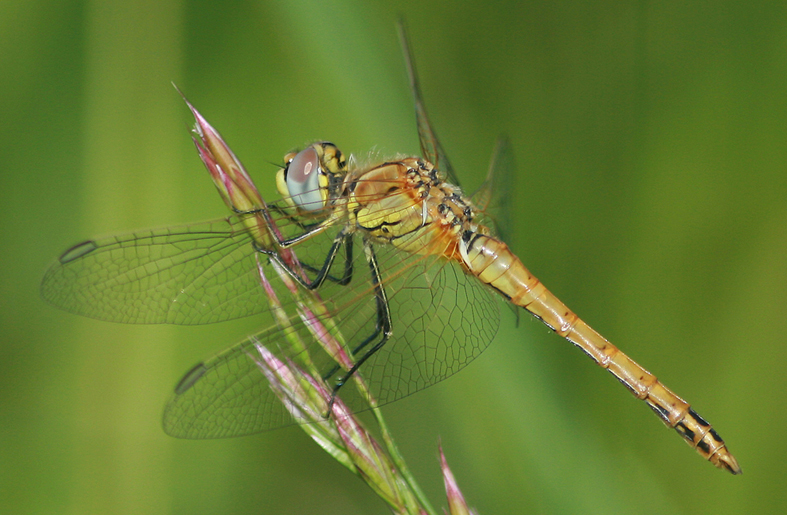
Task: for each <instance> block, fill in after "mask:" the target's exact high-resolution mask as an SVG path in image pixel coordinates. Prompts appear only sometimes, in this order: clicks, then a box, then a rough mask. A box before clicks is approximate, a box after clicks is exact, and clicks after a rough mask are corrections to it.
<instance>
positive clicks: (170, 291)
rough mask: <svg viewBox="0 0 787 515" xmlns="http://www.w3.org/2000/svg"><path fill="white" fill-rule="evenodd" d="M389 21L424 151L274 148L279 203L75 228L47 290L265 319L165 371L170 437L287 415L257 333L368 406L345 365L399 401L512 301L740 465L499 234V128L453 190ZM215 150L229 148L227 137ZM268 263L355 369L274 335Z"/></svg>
mask: <svg viewBox="0 0 787 515" xmlns="http://www.w3.org/2000/svg"><path fill="white" fill-rule="evenodd" d="M399 35H400V41H401V43H402V48H403V53H404V58H405V64H406V68H407V72H408V78H409V85H410V89H411V92H412V95H413V99H414V103H415V115H416V124H417V129H418V136H419V141H420V147H421V156H419V157H409V156H408V157H395V158H392V159H390V160H387V161H383V162H378V163H372V164H366V163H359V162H357V161H356V160H355V159H354V158H352V156H351V157H350V158H349V159H348V158H347V157H346V156H345V155H344V154H343V153H342V152H341V151H340V150H339V149H338V148H337V147H336V146H335V145H334V144H332V143H329V142H325V141H319V142H316V143H313V144H311V145H309V146H307V147H306V148H304V149H302V150H300V151H298V152H290V153H288V154H287V155H286V156H285V159H284V166H282V167H281V168H280V169H279V170H278V172H277V176H276V185H277V189H278V190H279V192H280V193H281V196H282V200H281V201H280V202H279V203H278V204H270V205H268V204H266V203H265V202H264V201H263V200H262V199H261V197H260V198H256V197H254V195H251V197H253V198H252V199H251V200H249V201H248V202H240V203H238V202H234V201H228V200H227V198H228V197H227V196H226V195H225V202H227V203H228V205H229V206H230V208H231V209H232V211H233V213H234V214H233V215H232V216H229V217H227V218H223V219H220V220H216V221H212V222H205V223H197V224H189V225H183V226H178V227H169V228H164V229H151V230H144V231H139V232H135V233H132V234H126V235H119V236H111V237H106V238H99V239H91V240H87V241H84V242H82V243H80V244H77V245H75V246H74V247H72V248H70V249H69V250H67V251H65V252H64V253H63V254H62V255H61V256H60V258H59V260H58V261H57V262H56V263H55V264H54V265H53V266H52V267H51V268H50V269H49V270H48V272H47V273H46V275H45V277H44V279H43V281H42V286H41V293H42V296H43V298H44V299H45V300H46V301H48V302H49V303H51V304H53V305H55V306H57V307H59V308H62V309H65V310H67V311H70V312H73V313H76V314H79V315H83V316H87V317H92V318H96V319H100V320H106V321H112V322H121V323H132V324H158V323H167V324H178V325H196V324H209V323H216V322H222V321H226V320H231V319H235V318H240V317H245V316H251V315H256V316H257V317H259V318H260V320H261V321H262V323H263V324H265V327H267V329H264V330H262V331H260V332H259V333H258V334H255V335H253V336H252V337H250V338H248V339H246V340H244V341H242V342H240V343H238V344H236V345H234V346H232V347H230V348H229V349H227V350H225V351H224V352H222V353H220V354H218V355H217V356H215V357H213V358H211V359H209V360H206V361H204V362H201V363H199V364H198V365H196V366H195V367H194V368H192V369H191V370H190V371H189V372H187V373H186V374H185V376H184V377H183V378H182V379H181V381H180V382H179V383H178V385H177V386H176V388H175V391H174V394H173V396H172V398H171V400H170V401H169V402H168V404H167V406H166V408H165V413H164V429H165V431H166V432H167V433H168V434H170V435H172V436H175V437H180V438H221V437H231V436H240V435H247V434H252V433H257V432H261V431H267V430H272V429H276V428H280V427H283V426H286V425H290V424H293V423H296V421H295V420H294V419H293V417H292V416H291V415H290V414H289V412H288V411H287V410H286V409H285V408H284V407H283V406H282V404H281V402H279V400H278V398H277V397H276V396H275V395H274V393H273V392H272V391H271V388H269V387H268V385H267V384H266V380H265V378H264V376H263V375H262V374H261V373H260V370H259V368H258V365H257V363H256V362H255V360H254V359H253V358H252V357H250V356H252V355H253V354H254V349H255V347H256V346H257V345H260V344H263V345H265V346H266V347H268V348H273V349H274V350H275V352H277V353H278V354H280V355H282V356H283V357H284V358H285V359H288V360H294V359H297V358H298V357H299V355H302V353H304V352H309V353H310V355H312V354H314V355H316V356H317V357H316V358H315V359H316V367H317V368H318V369H319V370H320V371H321V373H322V374H323V379H324V380H326V381H328V382H332V384H333V389H334V390H333V392H334V395H337V396H340V397H341V399H342V401H343V402H345V403H346V404H347V405H348V406H349V407H350V408H351V409H363V408H364V406H365V404H364V403H365V401H366V399H363V398H361V397H360V396H358V395H357V394H354V393H353V391H352V389H349V388H342V385H344V384H345V383H346V381H347V379H348V378H349V377H351V376H352V375H353V374H362V375H363V377H364V380H365V381H367V382H368V384H369V387H370V390H371V391H372V393H373V395H374V396H375V399H376V402H377V404H378V405H383V404H386V403H389V402H393V401H396V400H398V399H401V398H403V397H405V396H408V395H410V394H412V393H415V392H417V391H420V390H422V389H424V388H426V387H428V386H431V385H433V384H435V383H437V382H439V381H441V380H443V379H445V378H447V377H449V376H451V375H453V374H454V373H456V372H458V371H459V370H461V369H462V368H464V367H465V366H466V365H468V364H469V363H470V362H471V361H472V360H474V359H475V358H476V357H478V356H479V355H480V354H481V352H483V351H484V349H486V348H487V346H488V345H489V344H490V342H491V341H492V340H493V339H494V337H495V334H496V333H497V330H498V328H499V326H500V323H501V309H502V308H503V307H504V306H506V305H508V306H509V307H514V308H523V309H524V310H526V311H528V312H529V313H530V314H532V315H533V316H535V317H536V318H537V319H538V320H540V321H541V322H543V323H544V324H545V325H546V326H547V327H549V328H550V329H551V330H552V331H554V332H555V333H557V334H558V335H559V336H561V337H563V338H565V339H566V340H568V341H569V342H571V343H572V344H573V345H575V346H577V347H579V348H580V349H581V350H582V351H584V352H585V353H586V354H587V355H588V356H589V357H590V358H591V359H592V360H593V361H594V362H596V363H597V364H598V365H600V366H601V367H603V368H605V369H606V370H607V371H609V372H610V373H611V374H612V375H614V376H615V377H616V378H617V379H618V380H619V381H620V382H621V383H622V384H623V385H624V386H625V387H626V388H627V389H628V390H629V391H630V392H631V393H632V394H633V395H634V396H635V397H637V398H638V399H641V400H643V401H645V403H646V404H647V405H648V406H649V407H650V408H651V409H652V410H653V411H654V412H655V414H656V415H657V416H658V417H659V418H660V419H661V420H662V422H664V423H665V424H666V425H667V426H668V427H671V428H673V429H674V430H675V431H676V432H677V433H678V434H679V435H680V436H681V437H683V439H684V440H685V441H686V442H687V443H688V444H689V445H690V446H691V447H693V448H694V449H695V450H696V451H697V452H698V453H699V454H700V455H701V456H702V457H703V458H705V459H706V460H708V461H710V462H711V463H712V464H713V465H715V466H716V467H718V468H721V469H724V470H727V471H729V472H731V473H733V474H739V473H741V468H740V466H739V465H738V462H737V460H736V459H735V458H734V457H733V455H732V454H731V453H730V451H729V450H728V448H727V445H726V444H725V442H724V440H723V439H722V438H721V437H720V436H719V434H718V433H717V432H716V431H715V430H714V429H713V428H712V427H711V425H710V424H709V423H708V422H707V421H706V420H705V419H703V418H702V417H701V416H700V415H699V414H698V413H697V412H696V411H694V409H692V408H691V406H690V405H689V404H688V403H687V402H686V401H684V400H683V399H681V398H680V397H678V396H677V395H676V394H674V393H673V392H672V391H671V390H670V389H668V388H667V387H666V386H664V385H663V384H662V383H661V382H660V381H659V380H658V379H657V378H656V376H654V375H653V374H651V373H650V372H648V371H647V370H645V369H644V368H643V367H641V366H640V365H638V364H637V363H636V362H634V361H633V360H632V359H631V358H629V357H628V356H627V355H626V354H624V353H623V352H622V351H621V350H620V349H618V348H617V347H616V346H614V345H613V344H612V343H610V342H609V341H608V340H606V339H605V338H604V337H603V336H601V335H600V334H599V333H598V332H596V331H595V330H593V329H592V328H591V327H590V326H589V325H588V324H587V323H585V322H584V321H583V320H582V319H580V318H579V317H578V316H577V315H576V314H575V313H574V312H572V311H571V310H570V309H569V308H568V307H566V305H565V304H563V303H562V302H561V301H560V300H559V299H558V298H557V297H556V296H555V295H554V294H553V293H551V292H550V291H549V290H548V289H547V288H546V287H545V286H544V284H543V283H542V282H541V281H540V280H539V279H537V278H536V277H535V276H534V275H533V274H532V273H531V272H530V271H529V270H528V269H527V268H526V267H525V266H524V264H523V263H522V262H521V260H520V259H519V258H518V257H517V256H516V255H515V254H514V252H513V251H512V250H511V248H510V247H509V246H508V245H507V244H506V243H505V241H506V239H505V237H504V236H501V235H505V234H506V232H507V231H506V229H507V226H506V223H505V219H506V216H507V214H510V196H509V195H508V194H507V193H506V192H507V190H508V189H510V188H496V187H495V186H496V184H497V183H502V184H504V185H507V181H508V177H510V175H511V174H512V173H513V168H514V165H513V157H512V151H511V146H510V144H509V143H508V140H507V139H506V138H501V139H500V140H499V141H498V144H497V146H496V147H495V150H494V152H493V156H492V162H491V164H490V167H489V171H488V173H487V176H486V180H485V182H484V184H483V186H482V187H481V188H480V189H479V191H477V192H476V193H474V194H472V195H466V194H465V193H464V190H462V189H461V188H460V186H459V180H458V178H457V176H456V174H455V172H454V169H453V167H452V165H451V163H450V161H449V159H448V157H447V155H446V153H445V151H444V150H443V147H442V145H441V144H440V142H439V139H438V138H437V135H436V132H435V131H434V129H433V128H432V124H431V122H430V120H429V117H428V115H427V111H426V108H425V104H424V101H423V97H422V94H421V88H420V84H419V79H418V75H417V71H416V67H415V61H414V57H413V53H412V50H411V46H410V44H409V42H408V36H407V32H406V28H405V26H404V24H403V23H401V22H400V23H399ZM187 103H188V102H187ZM188 105H189V107H190V108H191V110H192V112H193V114H194V115H195V117H197V122H198V123H197V125H196V127H197V128H196V132H197V136H198V137H196V138H195V143H196V144H197V148H198V150H199V151H200V154H201V156H202V157H203V161H206V156H208V154H210V150H211V149H210V148H207V147H209V146H210V144H209V138H207V139H206V135H205V131H211V130H213V129H212V127H210V126H209V125H208V124H207V122H205V121H204V119H203V118H202V117H201V115H200V114H199V113H198V112H197V111H196V110H195V109H194V108H193V107H192V106H191V104H188ZM215 134H216V136H218V133H215ZM219 139H220V137H219ZM206 141H207V142H208V143H206ZM222 143H223V140H222ZM225 155H231V157H232V159H236V158H235V157H234V155H233V154H231V151H229V150H228V147H227V149H226V152H225ZM208 157H209V156H208ZM206 164H208V162H207V161H206ZM214 164H215V163H214ZM239 166H240V165H239ZM217 168H219V167H215V166H214V169H213V172H217ZM209 169H210V166H209ZM217 173H218V172H217ZM240 176H241V179H242V181H241V182H242V183H243V184H242V185H241V189H243V188H244V187H250V188H252V190H253V185H252V184H251V180H250V179H249V178H248V177H247V175H246V174H245V170H242V173H241V174H240ZM244 184H245V186H243V185H244ZM217 186H219V183H217ZM223 187H224V186H220V191H222V190H221V188H223ZM233 187H234V186H233ZM254 191H256V190H254ZM224 193H225V194H226V193H227V190H225V191H224ZM231 196H232V195H230V197H231ZM247 200H248V199H247ZM490 212H492V213H498V214H499V215H500V216H497V217H495V216H490V215H489V213H490ZM501 220H502V221H501ZM359 250H360V252H359ZM271 267H276V268H277V269H284V270H286V271H287V273H288V274H289V275H290V276H291V278H292V279H293V281H294V282H295V283H296V284H297V288H299V289H301V290H302V291H304V292H310V293H313V294H315V295H318V296H319V298H320V299H321V301H322V302H323V303H324V305H325V310H326V313H325V316H326V317H327V318H330V320H331V321H332V323H333V324H334V326H335V327H336V330H337V331H341V333H342V334H344V335H345V336H346V337H347V338H348V340H349V341H350V344H351V346H352V357H353V360H354V364H353V365H352V366H351V367H350V368H349V370H344V371H341V370H339V368H338V367H337V365H336V362H335V360H334V359H333V357H332V356H327V355H325V353H324V352H323V353H322V354H320V353H319V352H314V351H315V348H316V344H312V345H311V348H309V349H306V350H304V349H295V348H292V346H288V345H285V344H283V343H282V342H283V341H284V338H283V337H282V334H281V332H282V331H281V329H280V328H279V327H277V326H276V324H275V316H274V313H273V311H274V310H272V309H271V307H270V304H269V296H268V295H267V294H266V293H265V292H264V291H263V289H262V288H261V287H260V276H259V269H260V268H262V269H267V270H268V273H269V276H272V275H275V274H273V273H271ZM271 287H272V288H273V289H274V290H275V294H276V295H277V297H278V298H280V299H283V300H282V303H283V305H284V307H290V308H291V307H293V306H294V304H295V302H296V301H295V300H294V299H293V296H292V294H291V292H290V290H288V289H287V287H285V286H284V285H283V284H279V283H273V282H272V286H271ZM289 329H290V330H291V331H295V332H296V333H301V334H303V335H304V339H306V340H308V335H309V327H308V324H307V323H306V322H305V321H303V320H298V319H295V318H293V319H292V320H291V321H290V324H289Z"/></svg>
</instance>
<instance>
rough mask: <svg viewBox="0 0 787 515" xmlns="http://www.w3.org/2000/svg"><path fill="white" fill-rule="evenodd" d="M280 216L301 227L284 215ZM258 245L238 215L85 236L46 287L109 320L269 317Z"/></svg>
mask: <svg viewBox="0 0 787 515" xmlns="http://www.w3.org/2000/svg"><path fill="white" fill-rule="evenodd" d="M278 223H279V224H280V228H281V229H282V230H285V231H289V232H293V231H298V230H302V229H301V228H300V227H297V226H296V224H294V223H292V222H291V221H289V220H288V219H286V218H284V217H282V216H279V219H278ZM328 238H330V236H328ZM324 242H325V237H323V238H316V239H314V241H312V242H310V245H309V246H304V247H302V249H303V255H304V257H309V256H322V255H324V254H325V252H326V251H325V249H324V248H323V246H322V243H324ZM326 244H327V245H329V244H330V241H328V242H327V243H326ZM306 249H311V250H310V251H307V250H306ZM255 253H256V252H255V249H254V247H253V245H252V239H251V236H250V235H249V233H248V230H247V229H246V226H245V225H244V224H243V223H242V222H241V221H240V220H239V219H238V218H237V217H230V218H226V219H221V220H216V221H213V222H206V223H197V224H191V225H183V226H177V227H170V228H165V229H151V230H145V231H140V232H136V233H132V234H125V235H120V236H110V237H107V238H101V239H95V240H88V241H85V242H83V243H81V244H79V245H77V246H75V247H73V248H72V249H70V250H68V251H66V252H65V253H64V254H63V255H62V256H61V257H60V259H59V260H58V262H57V263H55V264H54V265H52V267H51V268H50V269H49V270H48V271H47V273H46V275H45V276H44V279H43V281H42V284H41V295H42V297H43V298H44V299H45V300H46V301H47V302H49V303H51V304H53V305H55V306H57V307H59V308H62V309H64V310H66V311H70V312H72V313H76V314H79V315H83V316H87V317H90V318H96V319H99V320H107V321H112V322H122V323H129V324H161V323H168V324H178V325H195V324H209V323H214V322H221V321H224V320H232V319H235V318H240V317H245V316H249V315H254V314H258V313H263V314H265V317H264V319H263V321H261V323H264V324H265V325H268V324H270V323H271V321H272V318H271V317H270V314H269V313H268V308H267V305H268V304H267V299H266V297H265V294H264V292H263V291H262V289H261V288H260V279H259V275H258V274H257V271H256V261H255V256H254V255H255Z"/></svg>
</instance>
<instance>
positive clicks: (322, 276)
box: [255, 228, 353, 290]
mask: <svg viewBox="0 0 787 515" xmlns="http://www.w3.org/2000/svg"><path fill="white" fill-rule="evenodd" d="M342 247H344V249H345V251H344V275H343V276H342V277H340V278H338V277H334V276H332V275H330V274H329V273H328V270H330V269H331V266H332V265H333V262H334V261H335V260H336V256H337V255H338V253H339V249H340V248H342ZM352 247H353V242H352V234H351V232H350V229H349V228H344V229H342V230H341V231H340V232H339V234H337V235H336V238H335V239H334V240H333V243H332V244H331V248H330V250H329V251H328V255H327V256H326V257H325V261H323V264H322V267H321V268H320V269H319V270H317V269H316V268H315V267H313V266H311V265H308V264H305V263H301V265H302V266H303V267H304V268H306V269H308V270H311V271H316V272H317V275H316V276H315V278H314V279H312V280H308V279H304V278H303V277H302V276H301V275H300V274H298V273H297V272H296V271H295V270H293V269H292V268H291V267H290V266H289V265H287V264H286V263H285V262H284V261H283V260H282V259H281V258H280V257H279V254H278V253H276V252H272V251H270V250H266V249H262V248H260V247H257V246H256V245H255V249H256V250H257V251H258V252H261V253H263V254H265V255H267V256H268V258H269V259H272V260H273V261H275V262H276V264H277V265H279V266H280V267H282V268H283V269H284V270H286V271H287V273H288V274H289V275H290V277H292V278H293V279H294V280H295V281H296V282H297V283H298V284H300V285H301V286H303V287H304V288H306V289H308V290H316V289H317V288H319V287H320V286H321V285H322V283H324V282H325V280H326V279H329V280H331V281H332V282H335V283H338V284H340V285H342V286H344V285H347V284H349V283H350V281H351V280H352V274H353V250H352Z"/></svg>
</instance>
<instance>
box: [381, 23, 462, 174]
mask: <svg viewBox="0 0 787 515" xmlns="http://www.w3.org/2000/svg"><path fill="white" fill-rule="evenodd" d="M397 26H398V28H399V41H400V42H401V45H402V53H403V54H404V61H405V66H406V67H407V75H408V77H409V79H410V90H411V91H412V94H413V101H414V102H415V120H416V123H417V125H418V139H419V141H420V142H421V154H422V156H423V158H424V159H426V160H427V161H429V162H431V163H432V164H433V165H434V166H435V168H437V169H438V170H440V171H442V172H443V173H445V174H446V178H447V180H448V182H449V183H451V184H454V185H456V186H461V185H460V184H459V178H458V177H457V176H456V173H455V172H454V169H453V167H452V166H451V162H450V161H449V160H448V156H447V155H446V153H445V151H444V150H443V147H442V145H440V140H439V139H438V138H437V134H436V133H435V131H434V129H432V124H431V123H430V122H429V115H428V114H427V113H426V106H425V105H424V101H423V96H422V95H421V86H420V84H419V81H418V72H417V70H416V68H415V58H414V56H413V52H412V49H411V47H410V41H409V36H408V34H407V25H406V24H405V21H404V19H403V18H401V19H399V22H398V24H397Z"/></svg>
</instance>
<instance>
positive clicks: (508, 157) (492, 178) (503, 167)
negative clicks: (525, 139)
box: [470, 135, 516, 244]
mask: <svg viewBox="0 0 787 515" xmlns="http://www.w3.org/2000/svg"><path fill="white" fill-rule="evenodd" d="M515 179H516V162H515V161H514V152H513V150H512V148H511V143H510V142H509V140H508V137H507V136H505V135H502V136H500V137H498V139H497V142H496V143H495V149H494V151H493V152H492V159H491V161H490V163H489V171H488V172H487V175H486V180H484V182H483V184H481V186H480V187H479V188H478V191H476V192H475V193H473V194H472V195H471V197H470V198H471V200H472V201H473V204H474V205H475V206H476V207H477V208H478V209H479V210H481V211H482V212H483V220H481V223H483V224H484V225H487V226H489V227H492V228H493V229H494V232H495V234H496V235H497V236H499V237H500V239H502V240H503V241H506V242H508V243H509V244H510V243H511V236H512V231H511V213H512V195H511V193H512V191H513V189H514V183H515Z"/></svg>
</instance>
